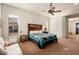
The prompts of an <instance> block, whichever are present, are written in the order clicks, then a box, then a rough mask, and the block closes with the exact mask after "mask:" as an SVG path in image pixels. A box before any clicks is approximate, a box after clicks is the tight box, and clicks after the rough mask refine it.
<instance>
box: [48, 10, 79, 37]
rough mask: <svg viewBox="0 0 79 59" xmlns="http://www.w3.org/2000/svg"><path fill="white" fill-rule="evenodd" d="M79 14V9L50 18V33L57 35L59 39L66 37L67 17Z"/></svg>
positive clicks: (56, 14)
mask: <svg viewBox="0 0 79 59" xmlns="http://www.w3.org/2000/svg"><path fill="white" fill-rule="evenodd" d="M74 11H75V12H74ZM78 13H79V9H75V10H70V11H67V12H64V11H62V12H60V13H55V15H54V16H52V17H51V18H50V27H49V30H50V32H51V33H53V34H56V35H57V36H58V38H64V37H66V36H67V32H68V20H67V17H66V16H67V15H72V14H78Z"/></svg>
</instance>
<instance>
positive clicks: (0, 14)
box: [0, 4, 1, 36]
mask: <svg viewBox="0 0 79 59" xmlns="http://www.w3.org/2000/svg"><path fill="white" fill-rule="evenodd" d="M0 36H1V4H0Z"/></svg>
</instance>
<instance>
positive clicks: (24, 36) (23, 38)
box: [20, 35, 28, 42]
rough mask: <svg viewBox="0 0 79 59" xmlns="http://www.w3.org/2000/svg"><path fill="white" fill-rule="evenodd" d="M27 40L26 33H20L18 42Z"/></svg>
mask: <svg viewBox="0 0 79 59" xmlns="http://www.w3.org/2000/svg"><path fill="white" fill-rule="evenodd" d="M27 40H28V35H21V36H20V42H24V41H27Z"/></svg>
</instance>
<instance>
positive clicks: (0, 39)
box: [0, 37, 4, 47]
mask: <svg viewBox="0 0 79 59" xmlns="http://www.w3.org/2000/svg"><path fill="white" fill-rule="evenodd" d="M0 45H1V46H2V47H4V40H3V38H2V37H0Z"/></svg>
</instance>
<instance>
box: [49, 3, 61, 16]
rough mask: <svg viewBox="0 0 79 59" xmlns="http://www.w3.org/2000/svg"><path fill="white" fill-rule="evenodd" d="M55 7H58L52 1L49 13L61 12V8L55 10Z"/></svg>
mask: <svg viewBox="0 0 79 59" xmlns="http://www.w3.org/2000/svg"><path fill="white" fill-rule="evenodd" d="M55 8H56V7H54V6H53V5H52V3H50V9H49V10H48V13H50V14H52V15H54V13H57V12H61V10H55Z"/></svg>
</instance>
